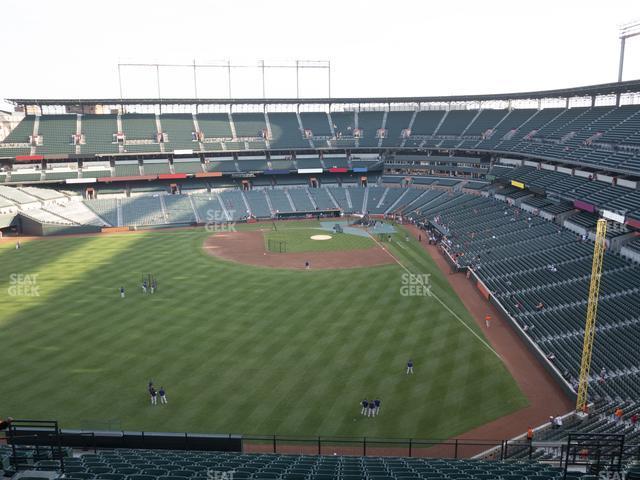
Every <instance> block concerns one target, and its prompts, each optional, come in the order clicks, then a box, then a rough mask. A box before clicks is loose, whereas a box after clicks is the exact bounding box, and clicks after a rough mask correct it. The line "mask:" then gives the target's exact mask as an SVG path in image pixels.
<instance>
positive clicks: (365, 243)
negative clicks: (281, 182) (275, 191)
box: [264, 227, 376, 253]
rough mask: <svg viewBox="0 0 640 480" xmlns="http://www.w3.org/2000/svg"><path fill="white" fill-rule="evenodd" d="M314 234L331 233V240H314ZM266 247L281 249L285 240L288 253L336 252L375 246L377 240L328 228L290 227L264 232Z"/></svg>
mask: <svg viewBox="0 0 640 480" xmlns="http://www.w3.org/2000/svg"><path fill="white" fill-rule="evenodd" d="M313 235H329V236H331V237H332V238H331V240H312V239H311V237H312V236H313ZM264 241H265V247H266V249H267V250H268V251H275V252H277V251H279V248H278V246H279V245H280V243H281V242H284V243H285V245H286V247H285V251H286V252H287V253H297V252H336V251H341V250H359V249H365V248H373V247H375V246H376V244H375V242H374V241H373V240H371V238H370V237H361V236H358V235H349V234H347V233H333V232H331V231H328V230H321V229H313V228H302V227H300V228H288V229H281V230H278V231H275V230H272V231H267V232H265V233H264Z"/></svg>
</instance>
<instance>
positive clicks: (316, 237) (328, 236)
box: [309, 235, 332, 240]
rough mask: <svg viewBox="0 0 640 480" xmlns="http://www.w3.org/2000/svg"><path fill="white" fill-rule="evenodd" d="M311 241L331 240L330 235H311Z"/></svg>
mask: <svg viewBox="0 0 640 480" xmlns="http://www.w3.org/2000/svg"><path fill="white" fill-rule="evenodd" d="M309 238H310V239H311V240H331V238H332V237H331V235H311V236H310V237H309Z"/></svg>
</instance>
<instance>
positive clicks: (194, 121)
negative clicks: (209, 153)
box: [192, 113, 204, 151]
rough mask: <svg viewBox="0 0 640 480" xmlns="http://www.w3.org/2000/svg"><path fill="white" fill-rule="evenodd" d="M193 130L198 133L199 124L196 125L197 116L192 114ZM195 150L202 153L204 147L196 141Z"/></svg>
mask: <svg viewBox="0 0 640 480" xmlns="http://www.w3.org/2000/svg"><path fill="white" fill-rule="evenodd" d="M192 116H193V128H194V132H199V131H200V124H199V123H198V114H196V113H193V114H192ZM197 150H200V151H204V145H203V143H202V142H200V141H198V148H197Z"/></svg>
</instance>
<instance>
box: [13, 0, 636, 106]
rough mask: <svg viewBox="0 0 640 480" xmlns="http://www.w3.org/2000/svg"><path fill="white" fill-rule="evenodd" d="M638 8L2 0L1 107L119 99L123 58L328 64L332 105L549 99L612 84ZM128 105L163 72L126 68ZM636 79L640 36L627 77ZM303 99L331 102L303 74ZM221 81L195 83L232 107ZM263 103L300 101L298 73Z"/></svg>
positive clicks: (587, 3) (412, 0)
mask: <svg viewBox="0 0 640 480" xmlns="http://www.w3.org/2000/svg"><path fill="white" fill-rule="evenodd" d="M633 20H640V1H638V0H608V1H603V0H598V1H595V0H531V1H529V0H518V1H514V0H511V1H509V0H504V1H498V0H485V1H471V0H470V1H462V0H457V1H456V0H444V1H442V0H441V1H427V0H422V1H420V0H404V1H391V0H384V1H379V0H369V1H366V0H351V1H344V0H320V1H308V0H307V1H300V0H298V1H295V0H280V1H278V0H273V1H259V0H231V1H218V0H210V1H195V0H182V1H176V0H151V1H149V0H127V1H125V0H109V1H97V0H91V1H89V0H85V1H74V0H56V1H47V0H30V1H26V0H0V25H1V28H2V39H3V42H2V43H3V44H4V47H5V48H4V49H3V52H2V59H1V60H0V98H11V97H37V98H47V97H48V98H54V97H70V98H79V97H85V98H86V97H118V96H119V89H118V76H117V68H116V65H117V63H118V62H119V61H139V62H165V63H167V62H180V63H191V62H192V61H193V59H194V58H195V59H196V60H197V61H198V62H207V61H216V60H218V61H220V60H226V59H231V61H232V62H235V63H247V62H249V63H255V64H257V62H258V61H259V60H261V59H264V60H265V61H266V62H267V63H269V62H271V63H274V62H282V61H295V59H319V60H320V59H321V60H331V62H332V92H331V93H332V96H334V97H340V96H373V97H375V96H413V95H447V94H464V93H471V94H474V93H498V92H515V91H524V90H542V89H548V88H561V87H570V86H578V85H589V84H595V83H604V82H613V81H615V80H616V78H617V65H618V54H619V40H618V27H619V25H620V24H622V23H627V22H629V21H633ZM232 75H233V76H232V93H233V96H234V97H259V96H262V86H261V83H260V73H259V71H258V70H237V71H234V72H233V74H232ZM122 78H123V87H124V88H123V90H124V96H125V97H155V96H157V90H156V80H155V70H141V69H124V70H123V75H122ZM634 78H640V37H636V38H634V39H630V40H629V41H628V42H627V54H626V63H625V74H624V79H625V80H630V79H634ZM161 79H162V83H161V89H162V96H163V97H179V96H182V97H192V96H193V71H192V70H186V69H185V70H169V69H163V70H162V76H161ZM300 80H301V87H300V93H301V96H326V95H327V88H326V73H325V72H324V71H321V70H315V71H303V73H302V74H301V76H300ZM226 82H227V81H226V71H224V70H215V71H214V70H207V71H201V72H200V73H199V74H198V87H199V92H198V93H199V96H200V97H226V96H227V95H228V93H227V83H226ZM267 96H270V97H292V96H295V73H294V71H293V70H290V71H287V72H280V73H270V74H269V75H268V77H267Z"/></svg>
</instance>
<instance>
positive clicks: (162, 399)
mask: <svg viewBox="0 0 640 480" xmlns="http://www.w3.org/2000/svg"><path fill="white" fill-rule="evenodd" d="M158 393H159V394H160V403H164V404H165V405H166V404H167V403H169V402H168V401H167V392H165V390H164V387H160V390H159V391H158Z"/></svg>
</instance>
